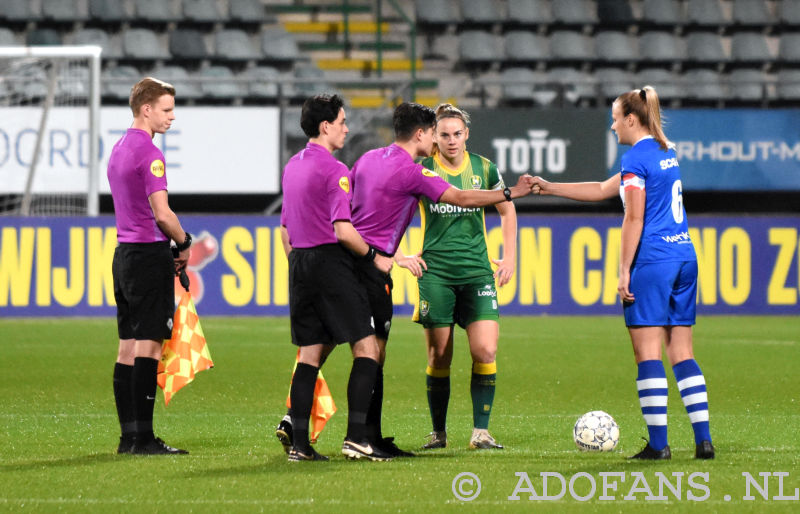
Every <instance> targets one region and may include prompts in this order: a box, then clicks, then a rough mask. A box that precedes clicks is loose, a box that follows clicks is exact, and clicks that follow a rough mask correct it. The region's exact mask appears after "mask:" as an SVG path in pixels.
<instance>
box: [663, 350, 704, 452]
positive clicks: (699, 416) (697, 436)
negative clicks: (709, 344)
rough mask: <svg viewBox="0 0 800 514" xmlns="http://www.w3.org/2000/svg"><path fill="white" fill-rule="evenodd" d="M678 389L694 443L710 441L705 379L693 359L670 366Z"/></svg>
mask: <svg viewBox="0 0 800 514" xmlns="http://www.w3.org/2000/svg"><path fill="white" fill-rule="evenodd" d="M672 371H673V372H675V380H676V381H677V382H678V390H679V391H680V392H681V398H682V399H683V404H684V405H685V406H686V412H687V413H688V414H689V420H690V421H691V422H692V430H694V444H700V443H701V442H703V441H711V431H710V430H709V428H708V393H707V392H706V379H705V377H704V376H703V372H702V371H700V366H698V365H697V361H695V360H694V359H688V360H685V361H683V362H679V363H678V364H676V365H674V366H672Z"/></svg>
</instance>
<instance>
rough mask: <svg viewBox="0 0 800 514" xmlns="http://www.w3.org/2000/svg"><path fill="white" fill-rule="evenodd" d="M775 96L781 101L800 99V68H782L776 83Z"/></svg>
mask: <svg viewBox="0 0 800 514" xmlns="http://www.w3.org/2000/svg"><path fill="white" fill-rule="evenodd" d="M775 96H776V98H777V99H778V100H779V101H784V102H797V101H800V70H796V69H791V70H781V71H779V72H778V80H777V82H776V84H775Z"/></svg>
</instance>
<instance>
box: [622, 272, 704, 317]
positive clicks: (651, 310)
mask: <svg viewBox="0 0 800 514" xmlns="http://www.w3.org/2000/svg"><path fill="white" fill-rule="evenodd" d="M629 288H630V291H631V293H633V296H634V298H636V301H634V302H633V303H623V312H624V313H625V325H626V326H628V327H631V326H648V327H666V326H674V325H678V326H687V325H694V323H695V311H696V299H697V261H677V262H647V263H643V264H636V265H634V266H633V268H632V269H631V283H630V286H629Z"/></svg>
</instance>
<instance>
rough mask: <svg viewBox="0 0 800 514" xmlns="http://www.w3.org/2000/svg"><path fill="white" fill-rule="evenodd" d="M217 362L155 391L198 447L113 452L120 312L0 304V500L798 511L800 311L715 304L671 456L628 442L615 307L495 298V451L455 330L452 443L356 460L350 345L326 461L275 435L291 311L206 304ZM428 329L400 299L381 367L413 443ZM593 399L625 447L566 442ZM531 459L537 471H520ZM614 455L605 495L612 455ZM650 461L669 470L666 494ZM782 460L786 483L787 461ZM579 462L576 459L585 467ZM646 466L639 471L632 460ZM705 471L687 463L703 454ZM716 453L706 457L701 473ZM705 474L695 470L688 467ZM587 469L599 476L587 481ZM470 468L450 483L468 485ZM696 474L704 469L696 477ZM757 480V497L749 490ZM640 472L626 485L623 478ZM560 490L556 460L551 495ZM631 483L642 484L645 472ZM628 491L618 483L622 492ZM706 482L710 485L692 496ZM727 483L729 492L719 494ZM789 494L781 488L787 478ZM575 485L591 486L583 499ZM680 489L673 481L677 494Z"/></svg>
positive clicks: (337, 362) (163, 425) (338, 370)
mask: <svg viewBox="0 0 800 514" xmlns="http://www.w3.org/2000/svg"><path fill="white" fill-rule="evenodd" d="M202 321H203V327H204V330H205V333H206V336H207V339H208V341H209V345H210V349H211V355H212V357H213V359H214V361H215V364H216V367H215V368H214V369H212V370H210V371H205V372H203V373H200V374H199V375H198V376H197V379H196V380H195V382H194V383H192V384H191V385H189V386H188V387H186V388H184V389H183V390H181V391H180V392H179V393H178V394H177V395H176V396H175V397H174V398H173V400H172V402H171V404H170V406H169V407H167V408H165V407H164V405H163V399H162V396H161V394H160V393H159V396H158V401H157V404H156V413H155V425H156V433H157V435H160V436H162V437H163V438H164V439H165V440H166V441H167V443H169V444H172V445H175V446H179V447H182V448H187V449H189V450H190V451H191V454H190V455H188V456H176V457H136V456H129V455H128V456H117V455H116V454H115V453H114V451H115V449H116V443H117V438H118V431H119V428H118V425H117V421H116V414H115V410H114V403H113V395H112V389H111V374H112V368H113V362H114V359H115V357H116V346H117V345H116V330H115V324H114V321H113V320H111V319H57V320H20V319H15V320H8V319H0V366H1V367H0V370H1V372H0V397H1V398H2V400H0V406H2V409H0V426H2V431H1V432H0V433H1V437H2V439H1V440H0V455H1V456H2V462H0V510H6V511H17V510H29V511H34V512H40V511H56V510H59V511H69V512H87V511H89V512H99V511H102V512H188V511H200V512H219V511H226V512H240V511H247V512H251V511H264V512H282V513H289V512H296V511H303V512H342V511H350V512H355V511H356V510H357V511H364V510H365V509H370V510H371V511H375V512H389V511H408V512H434V511H436V512H438V511H452V510H456V509H458V510H462V509H465V508H466V509H467V510H470V511H473V512H494V511H499V510H511V511H531V510H534V509H538V510H544V511H546V512H552V511H557V512H571V511H578V510H585V509H586V508H587V507H588V508H591V509H593V510H595V511H597V512H619V511H626V512H627V511H643V510H645V509H647V510H653V509H654V508H655V509H656V510H667V509H669V510H673V511H674V510H675V509H676V508H677V509H680V510H688V509H689V508H692V509H693V510H696V511H702V512H713V511H730V510H736V511H748V512H764V511H785V512H789V511H792V512H797V511H798V508H799V507H800V499H799V498H798V497H797V496H795V495H796V494H797V488H800V442H798V437H797V432H798V427H800V378H799V377H800V375H799V374H798V364H800V318H798V317H779V318H768V317H705V318H701V319H700V320H699V322H698V325H697V327H696V330H695V352H696V356H697V360H698V362H699V363H700V365H701V367H702V368H703V371H704V373H705V375H706V379H707V382H708V390H709V400H710V410H711V430H712V434H713V437H714V444H715V446H716V448H717V459H716V460H714V461H702V462H701V461H696V460H694V459H693V456H694V441H693V439H692V435H691V426H690V424H689V421H688V417H687V416H686V414H685V411H684V408H683V405H682V403H681V401H680V397H679V396H678V394H677V388H676V387H675V385H674V378H673V376H672V373H671V371H670V370H669V369H668V371H667V375H668V377H669V380H670V388H671V389H670V398H669V409H670V410H669V412H670V418H669V419H670V444H671V446H672V450H673V459H672V461H670V462H666V463H646V462H628V461H626V460H625V457H626V456H628V455H631V454H633V453H635V452H637V451H638V450H639V449H640V448H641V446H642V444H643V442H642V440H641V437H642V436H645V435H646V429H645V426H644V422H643V421H642V418H641V415H640V413H639V406H638V401H637V396H636V391H635V385H634V379H635V376H636V367H635V365H634V364H633V357H632V352H631V350H630V343H629V341H628V336H627V333H626V331H625V328H624V326H623V322H622V320H621V318H617V317H598V318H579V317H570V318H553V317H536V318H511V317H507V318H504V319H503V321H502V325H501V341H500V351H499V354H498V360H497V361H498V388H497V396H496V400H495V404H494V410H493V414H492V422H491V425H490V430H491V431H492V433H493V434H494V435H495V436H496V437H497V439H498V440H499V441H500V442H502V443H503V444H505V445H506V449H505V450H502V451H484V452H476V451H470V450H468V449H467V442H468V437H469V434H470V430H471V424H472V423H471V422H472V419H471V403H470V399H469V370H470V362H469V357H468V352H467V350H466V347H465V344H464V343H465V339H464V336H463V332H459V333H458V335H457V338H456V350H457V351H456V358H455V361H454V364H453V369H452V387H453V394H452V398H451V402H450V414H449V418H448V421H449V422H448V432H449V434H450V442H451V446H450V447H449V448H447V449H445V450H439V451H433V452H427V453H420V454H419V455H420V456H419V457H416V458H411V459H402V460H395V461H393V462H375V463H372V462H349V461H346V460H345V459H344V458H343V457H342V456H341V455H340V453H339V449H340V445H341V441H342V438H343V436H344V430H345V423H346V415H347V405H346V398H345V392H346V382H347V374H348V372H349V362H350V358H349V352H348V351H347V350H346V348H340V349H339V350H337V351H336V352H335V353H334V354H333V355H332V356H331V358H330V360H329V362H328V363H327V364H326V366H325V368H324V372H325V376H326V378H327V380H328V383H329V385H330V387H331V390H332V392H333V395H334V398H335V400H336V401H337V403H338V406H339V409H340V410H339V412H338V413H337V414H336V415H335V416H334V417H333V419H332V420H331V421H330V422H329V423H328V426H327V427H326V429H325V431H324V432H323V433H322V436H321V438H320V441H319V443H318V445H317V449H318V451H320V452H321V453H323V454H326V455H330V456H331V457H332V458H331V461H330V462H327V463H288V462H286V458H285V455H284V453H283V451H282V449H281V446H280V445H279V444H278V442H277V440H276V439H275V437H274V432H273V430H274V426H275V424H276V423H277V421H278V420H279V419H280V417H281V416H282V414H283V412H284V407H283V405H284V401H285V397H286V393H287V389H288V385H287V382H288V379H289V372H290V369H291V365H292V362H293V359H294V349H293V347H292V346H291V345H290V344H289V342H288V340H289V331H288V328H289V327H288V321H287V320H286V319H285V318H260V319H256V318H204V319H203V320H202ZM424 368H425V351H424V343H423V340H422V337H421V330H420V329H419V327H418V326H417V325H414V324H413V323H411V322H409V321H408V320H407V319H405V317H403V318H398V319H397V320H396V321H395V326H394V328H393V331H392V340H391V342H390V345H389V360H388V362H387V369H386V384H387V386H386V388H387V390H386V403H385V407H384V420H385V421H384V433H385V434H387V435H394V436H395V437H396V438H397V442H398V444H399V446H400V447H402V448H406V449H413V448H418V447H419V446H420V445H421V444H422V443H423V442H424V440H425V439H424V436H425V435H426V434H427V433H428V432H429V431H430V420H429V415H428V409H427V403H426V399H425V398H426V397H425V379H424ZM595 409H602V410H606V411H608V412H609V413H611V414H612V415H613V416H614V417H615V418H616V420H617V422H618V423H619V425H620V428H621V433H622V436H621V441H620V444H619V446H618V448H617V450H616V451H615V452H612V453H607V454H587V453H581V452H579V451H578V450H577V449H576V448H575V446H574V443H573V442H572V436H571V429H572V425H573V424H574V422H575V420H576V419H577V418H578V416H579V415H580V414H582V413H583V412H586V411H589V410H595ZM462 472H471V473H474V474H475V475H477V476H478V478H479V480H480V482H481V491H480V495H479V496H478V497H477V498H476V499H474V500H473V501H470V502H463V501H460V500H459V499H457V498H456V497H455V495H454V492H453V481H454V478H455V477H456V475H458V474H459V473H462ZM523 472H524V473H527V475H528V478H529V480H530V484H527V483H525V482H524V481H523V478H522V477H521V475H517V473H520V474H521V473H523ZM542 472H552V473H560V474H561V475H562V476H563V477H565V481H566V482H567V485H569V481H570V480H571V479H572V480H573V481H572V489H569V487H568V488H567V491H566V493H565V495H564V496H563V497H562V498H561V499H560V500H556V501H549V500H538V501H533V502H532V501H529V498H530V496H531V494H530V492H518V496H519V497H520V500H517V501H514V500H509V499H508V497H509V496H512V495H513V494H514V491H515V489H517V488H518V486H519V487H522V488H523V490H524V488H525V487H526V486H528V485H532V486H533V489H534V490H535V491H536V492H537V494H538V495H540V496H544V495H545V494H546V493H545V491H544V490H543V488H542V485H543V484H542V482H543V480H542V477H541V476H540V473H542ZM607 472H615V473H621V474H622V475H621V476H622V478H624V481H622V478H613V479H608V480H609V481H610V482H614V481H616V485H617V489H616V491H614V490H613V489H607V490H606V492H605V494H606V495H607V496H613V497H614V498H613V500H600V499H599V497H600V496H603V494H604V493H603V490H602V480H603V475H601V473H607ZM658 472H661V473H663V474H664V476H665V477H666V478H667V479H669V480H670V483H671V484H672V485H673V486H675V484H676V481H677V480H678V478H676V477H677V476H679V475H674V474H673V473H679V474H680V473H683V475H680V480H681V489H680V493H678V494H677V495H676V494H675V493H674V492H671V491H670V490H669V489H666V488H665V489H664V490H663V491H664V492H663V495H664V496H666V497H667V499H666V500H653V501H647V500H646V499H645V498H646V497H647V496H648V493H647V490H646V488H647V487H648V486H649V487H650V488H651V489H652V495H650V496H659V475H658V474H657V473H658ZM760 472H761V473H763V472H769V473H774V472H787V473H789V475H788V476H784V477H782V479H783V490H782V492H781V491H779V485H780V484H779V478H781V477H780V476H778V475H774V476H767V480H768V482H767V484H768V487H769V489H768V492H766V494H765V495H763V496H767V498H768V499H764V498H763V496H762V494H761V493H760V492H759V491H758V490H757V489H756V488H754V487H753V486H752V484H750V486H748V485H747V478H746V477H745V476H743V473H750V474H751V475H752V476H753V477H754V479H755V480H757V483H758V485H759V486H760V487H762V488H763V482H762V481H763V480H764V478H763V477H762V476H759V473H760ZM576 473H585V474H584V475H576ZM637 473H638V475H637ZM693 473H694V474H695V475H692V474H693ZM702 473H707V475H702ZM690 475H692V480H693V481H694V484H695V486H690V484H689V480H690ZM591 480H594V481H595V483H596V485H597V488H596V491H595V492H594V493H592V490H591V489H592V488H591ZM476 484H477V483H476V482H475V481H474V480H473V481H472V482H465V483H463V484H462V485H461V488H460V489H459V488H458V487H457V488H456V491H457V492H459V491H460V493H459V494H466V493H469V492H470V491H472V492H474V491H476V490H477V488H476ZM696 484H699V485H700V486H696ZM748 487H749V492H750V495H751V496H754V497H755V499H753V500H745V499H743V497H744V496H745V495H746V494H747V492H748ZM632 489H633V490H632ZM560 490H561V486H560V484H559V483H558V482H557V481H556V479H555V478H551V479H549V483H548V491H547V493H549V494H550V495H557V494H558V493H559V491H560ZM637 491H638V492H637ZM629 493H630V494H631V495H632V496H635V499H632V500H629V501H626V500H623V497H624V496H626V495H629ZM690 493H691V494H692V495H694V496H695V497H701V498H702V497H706V496H707V498H705V499H704V500H703V501H694V500H692V499H691V497H690ZM726 495H728V496H729V497H730V498H729V500H726ZM781 495H783V496H784V497H789V498H791V497H794V499H789V500H777V499H774V498H775V497H776V496H781ZM576 496H585V497H589V499H588V502H581V501H579V500H578V499H576V498H575V497H576ZM676 496H677V497H676Z"/></svg>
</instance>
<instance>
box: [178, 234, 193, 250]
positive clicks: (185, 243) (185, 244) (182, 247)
mask: <svg viewBox="0 0 800 514" xmlns="http://www.w3.org/2000/svg"><path fill="white" fill-rule="evenodd" d="M190 246H192V235H191V234H190V233H188V232H186V239H184V240H183V243H181V244H179V245H176V246H175V249H176V250H178V252H182V251H184V250H186V249H187V248H189V247H190Z"/></svg>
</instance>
